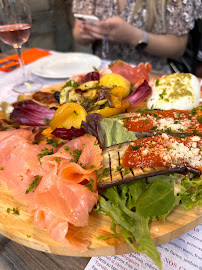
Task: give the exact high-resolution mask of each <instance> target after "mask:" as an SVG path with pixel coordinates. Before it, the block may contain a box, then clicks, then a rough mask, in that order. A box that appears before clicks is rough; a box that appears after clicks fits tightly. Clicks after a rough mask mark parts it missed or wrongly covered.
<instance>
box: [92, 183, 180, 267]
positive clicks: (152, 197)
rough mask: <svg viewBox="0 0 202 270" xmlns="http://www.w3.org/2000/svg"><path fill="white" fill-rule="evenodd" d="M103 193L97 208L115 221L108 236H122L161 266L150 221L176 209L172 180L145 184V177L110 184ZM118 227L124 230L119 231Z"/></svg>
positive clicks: (135, 248)
mask: <svg viewBox="0 0 202 270" xmlns="http://www.w3.org/2000/svg"><path fill="white" fill-rule="evenodd" d="M101 195H102V196H100V198H99V202H98V204H97V208H96V211H97V212H99V213H101V214H104V215H108V216H109V217H111V219H112V220H113V222H112V227H111V229H112V231H113V232H114V234H112V235H109V236H107V237H111V236H115V237H118V236H122V237H123V238H124V239H125V241H126V242H127V243H128V244H129V245H130V246H131V247H132V248H133V249H134V250H135V251H138V252H142V253H145V254H146V255H147V256H149V257H150V258H151V259H152V260H153V261H154V262H155V263H156V265H157V266H158V267H159V268H160V269H161V267H162V265H161V260H160V256H159V253H158V251H157V249H156V247H155V245H154V243H153V241H152V239H151V237H150V234H149V226H148V224H149V221H150V219H151V218H152V217H153V216H161V215H164V214H166V213H168V212H170V211H171V210H172V209H173V207H174V205H175V195H174V188H173V183H172V182H169V181H168V182H166V181H163V180H160V179H157V180H155V181H153V182H152V183H151V184H146V181H145V180H144V179H143V180H137V181H134V182H130V183H127V184H122V185H120V186H115V187H110V188H108V189H107V190H106V191H105V192H103V193H102V194H101ZM116 226H119V228H120V229H121V233H117V230H116ZM100 239H106V237H104V238H100ZM137 244H138V245H137Z"/></svg>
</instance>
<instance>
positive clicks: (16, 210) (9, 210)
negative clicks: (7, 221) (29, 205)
mask: <svg viewBox="0 0 202 270" xmlns="http://www.w3.org/2000/svg"><path fill="white" fill-rule="evenodd" d="M11 211H12V212H13V215H18V216H19V215H20V212H19V210H18V209H17V208H15V207H13V209H11V208H7V210H6V212H7V213H8V214H10V212H11Z"/></svg>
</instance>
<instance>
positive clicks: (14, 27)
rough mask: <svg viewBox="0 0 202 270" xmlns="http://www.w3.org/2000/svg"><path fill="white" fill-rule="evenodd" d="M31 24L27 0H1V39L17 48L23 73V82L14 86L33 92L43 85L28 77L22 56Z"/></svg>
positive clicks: (17, 88)
mask: <svg viewBox="0 0 202 270" xmlns="http://www.w3.org/2000/svg"><path fill="white" fill-rule="evenodd" d="M31 25H32V19H31V13H30V10H29V7H28V4H27V2H26V0H0V39H1V40H2V41H3V42H4V43H6V44H8V45H11V46H13V48H15V49H16V51H17V54H18V57H19V62H20V66H21V69H22V73H23V82H22V83H20V84H18V85H15V86H14V87H13V90H14V91H16V92H18V93H32V92H34V91H36V90H39V89H40V88H41V86H42V85H41V84H40V83H38V82H33V81H31V80H29V79H28V78H27V74H26V71H25V66H24V61H23V57H22V44H23V43H25V42H26V41H27V40H28V38H29V36H30V31H31Z"/></svg>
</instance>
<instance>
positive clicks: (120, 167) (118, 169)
mask: <svg viewBox="0 0 202 270" xmlns="http://www.w3.org/2000/svg"><path fill="white" fill-rule="evenodd" d="M122 169H123V166H122V165H121V164H120V165H119V166H117V167H116V170H117V171H118V172H120V171H121V170H122Z"/></svg>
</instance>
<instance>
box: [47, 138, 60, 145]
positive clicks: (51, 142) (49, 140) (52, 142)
mask: <svg viewBox="0 0 202 270" xmlns="http://www.w3.org/2000/svg"><path fill="white" fill-rule="evenodd" d="M46 143H47V144H51V145H52V146H53V147H57V146H58V143H57V142H56V141H55V140H54V139H48V138H46Z"/></svg>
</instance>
